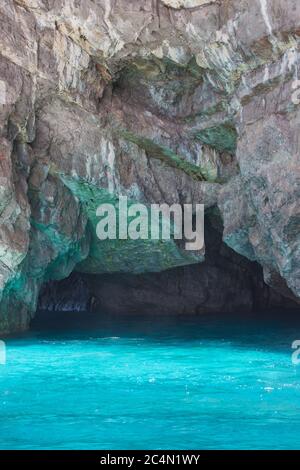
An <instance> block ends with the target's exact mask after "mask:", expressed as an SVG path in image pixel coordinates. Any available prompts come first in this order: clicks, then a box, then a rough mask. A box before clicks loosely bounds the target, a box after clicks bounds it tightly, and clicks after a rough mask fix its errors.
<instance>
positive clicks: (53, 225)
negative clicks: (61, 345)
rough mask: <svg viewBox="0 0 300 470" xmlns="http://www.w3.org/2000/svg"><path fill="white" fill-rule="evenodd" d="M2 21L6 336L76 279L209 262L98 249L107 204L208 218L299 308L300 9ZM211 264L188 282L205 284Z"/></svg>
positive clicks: (178, 6)
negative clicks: (57, 287)
mask: <svg viewBox="0 0 300 470" xmlns="http://www.w3.org/2000/svg"><path fill="white" fill-rule="evenodd" d="M0 12H1V15H0V21H1V33H0V45H1V47H0V331H1V332H2V333H4V332H6V333H7V332H11V331H17V330H22V329H25V328H27V326H28V324H29V322H30V320H31V318H32V316H33V315H34V313H35V311H36V307H37V301H38V295H39V291H40V289H41V287H42V286H43V284H45V283H46V282H48V281H52V280H56V281H59V280H63V279H66V278H67V277H68V276H69V275H70V274H71V273H72V272H73V271H74V270H76V271H82V272H84V273H91V272H92V273H94V274H95V275H97V274H109V273H111V272H115V273H116V272H119V271H121V272H124V271H125V272H126V271H127V272H129V273H147V272H148V271H155V270H156V271H160V272H164V271H165V270H169V269H172V268H177V267H178V266H188V265H190V264H194V263H195V262H202V261H203V259H204V253H203V254H201V256H200V258H199V259H198V260H195V259H194V258H193V257H192V258H193V259H191V254H190V253H187V252H186V251H185V250H182V247H181V246H178V244H177V243H176V242H173V241H171V242H170V243H166V244H160V245H159V246H155V247H153V245H152V244H151V243H149V244H148V243H147V244H140V245H139V246H135V245H134V244H130V243H129V244H127V243H126V242H124V241H122V243H118V242H117V241H114V243H112V244H110V243H106V244H103V245H102V246H101V244H100V242H98V240H96V239H95V232H94V225H95V224H94V222H95V220H94V209H95V207H96V206H97V198H98V197H100V196H99V195H101V201H103V200H104V199H105V198H107V199H108V200H109V201H110V200H111V199H114V200H117V199H118V197H119V195H126V196H127V197H128V198H129V199H130V200H132V201H135V202H142V203H146V204H151V203H167V204H172V203H180V204H185V203H194V204H195V203H203V204H205V208H206V211H207V213H209V214H211V213H214V214H215V215H214V222H215V224H216V225H217V226H218V227H223V228H222V236H223V240H224V242H225V244H227V245H228V246H229V247H230V248H231V249H232V250H233V251H235V252H237V253H239V254H240V255H241V256H243V257H245V258H247V259H249V260H251V261H256V262H258V263H259V264H260V265H261V267H262V268H263V272H264V278H265V282H267V283H268V284H270V285H271V286H272V287H273V288H274V289H275V290H276V291H277V292H278V293H279V294H281V295H284V296H286V297H287V298H292V299H294V300H295V299H299V297H300V268H299V266H300V236H299V232H300V230H299V228H300V225H299V220H300V214H299V198H300V162H299V139H298V129H299V120H300V114H299V113H300V108H299V100H298V95H297V90H298V89H299V88H300V86H298V85H299V82H297V80H298V67H299V61H300V58H299V52H298V51H299V26H300V5H299V2H298V1H297V0H277V1H276V2H271V1H262V0H243V1H238V2H237V1H236V0H224V1H220V2H215V1H212V0H211V1H204V0H202V1H183V0H182V1H171V0H170V1H157V2H156V1H155V2H153V1H152V0H143V1H131V2H128V1H127V0H126V1H125V0H120V1H118V2H113V1H102V0H98V1H97V2H91V1H86V0H79V1H76V2H74V1H73V0H67V1H62V0H61V1H57V2H55V3H53V2H50V3H49V2H48V3H44V2H39V1H38V2H37V1H35V0H22V1H20V0H18V1H17V0H15V1H13V0H7V1H6V2H2V4H1V6H0ZM282 12H284V14H283V13H282ZM137 252H138V256H137ZM116 260H117V261H116ZM224 263H225V261H224ZM205 266H206V265H205V263H204V264H203V265H202V266H201V265H200V266H198V267H197V268H191V269H196V270H199V281H198V282H199V286H200V285H201V277H202V276H204V279H205V277H206V276H208V274H207V273H205V272H204V270H205ZM225 266H226V269H227V270H228V271H229V272H230V270H231V269H232V268H231V263H230V262H228V263H227V264H226V263H225ZM225 266H224V269H225ZM185 269H186V268H184V269H183V270H182V272H184V271H185ZM218 275H220V283H221V285H222V282H224V279H223V277H222V276H224V273H223V272H222V270H220V271H219V274H218ZM197 279H198V275H197ZM222 279H223V280H222ZM196 283H197V280H195V279H194V283H193V285H195V286H196ZM216 284H217V283H216ZM195 288H196V287H195ZM237 289H238V285H237ZM200 290H201V287H200ZM237 295H238V292H237ZM212 296H213V293H212ZM215 296H216V298H217V297H218V294H217V292H216V294H215ZM200 303H201V302H200Z"/></svg>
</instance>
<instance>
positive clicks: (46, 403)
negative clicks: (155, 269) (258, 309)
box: [0, 313, 300, 449]
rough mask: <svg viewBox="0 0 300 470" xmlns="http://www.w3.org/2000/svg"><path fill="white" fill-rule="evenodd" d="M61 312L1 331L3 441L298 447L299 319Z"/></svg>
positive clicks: (64, 445)
mask: <svg viewBox="0 0 300 470" xmlns="http://www.w3.org/2000/svg"><path fill="white" fill-rule="evenodd" d="M71 317H72V318H73V319H71ZM67 318H69V320H67ZM61 319H63V320H60V319H59V321H58V325H59V327H57V325H56V321H54V322H50V323H49V324H47V322H46V324H45V322H44V323H43V322H41V323H40V324H39V323H37V324H36V325H35V326H34V330H33V331H31V332H30V333H28V334H26V335H24V336H21V337H18V338H14V339H9V340H7V363H6V365H5V366H1V365H0V448H1V449H299V448H300V366H295V365H293V364H292V361H291V353H292V349H291V343H292V341H294V340H295V339H300V322H299V321H298V320H297V321H296V320H295V319H289V318H286V319H285V320H283V319H280V318H278V317H276V316H274V317H272V318H248V319H241V318H233V317H228V316H224V315H219V316H217V317H203V318H200V319H197V320H196V319H192V318H185V319H164V320H158V319H150V318H148V319H144V320H139V319H136V318H123V319H99V320H97V321H95V319H90V318H89V319H88V317H87V320H83V314H82V315H81V316H80V317H78V316H77V314H74V315H73V316H72V315H70V314H68V316H67V314H66V313H61Z"/></svg>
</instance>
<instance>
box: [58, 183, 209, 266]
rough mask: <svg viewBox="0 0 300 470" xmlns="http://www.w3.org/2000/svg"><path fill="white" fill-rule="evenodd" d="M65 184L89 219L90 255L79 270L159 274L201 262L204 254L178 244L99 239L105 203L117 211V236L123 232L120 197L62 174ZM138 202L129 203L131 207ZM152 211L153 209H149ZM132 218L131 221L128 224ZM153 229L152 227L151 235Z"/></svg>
mask: <svg viewBox="0 0 300 470" xmlns="http://www.w3.org/2000/svg"><path fill="white" fill-rule="evenodd" d="M60 178H61V180H62V181H63V183H64V184H65V185H66V186H67V187H68V188H69V190H70V191H71V192H72V193H73V194H74V195H75V196H76V197H77V198H78V199H79V200H80V202H81V204H82V206H83V208H84V210H85V211H86V213H87V216H88V221H89V222H88V229H89V232H90V252H89V256H88V257H87V258H86V259H85V260H84V261H82V262H80V263H79V264H78V265H77V267H76V269H77V270H79V271H82V272H88V273H112V272H131V273H142V272H158V271H163V270H165V269H169V268H172V267H176V266H183V265H187V264H193V263H197V262H199V261H201V260H202V259H203V258H202V255H200V254H195V253H193V252H189V251H185V250H183V249H181V248H180V247H179V246H178V245H177V244H176V243H175V241H174V240H173V239H172V238H171V239H170V240H162V239H158V240H152V239H150V237H149V238H148V239H138V240H132V239H130V238H127V239H125V240H123V239H119V238H118V237H117V238H116V239H106V240H99V238H98V237H97V233H96V228H97V224H98V222H99V221H100V217H98V216H97V214H96V212H97V208H98V207H99V206H100V205H101V204H112V205H113V206H114V207H115V211H116V221H117V227H116V233H117V234H118V233H119V195H118V194H115V193H110V192H108V191H107V190H106V189H104V188H100V187H98V186H95V185H93V184H91V183H89V182H87V181H85V180H82V179H78V178H74V177H70V176H66V175H62V174H60ZM136 203H137V201H132V200H128V208H129V207H130V206H131V205H132V204H136ZM148 210H150V209H149V208H148ZM149 220H150V217H149ZM129 223H130V219H127V225H128V224H129ZM150 231H151V227H150V224H149V233H150Z"/></svg>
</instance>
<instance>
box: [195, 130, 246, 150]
mask: <svg viewBox="0 0 300 470" xmlns="http://www.w3.org/2000/svg"><path fill="white" fill-rule="evenodd" d="M194 137H195V138H196V139H199V140H201V142H203V143H204V144H206V145H209V146H210V147H213V148H215V149H216V150H218V151H219V152H228V153H230V154H234V153H235V151H236V144H237V132H236V130H235V128H234V127H233V126H232V125H231V124H222V125H220V126H214V127H210V128H208V129H203V130H201V131H197V132H196V133H195V134H194Z"/></svg>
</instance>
